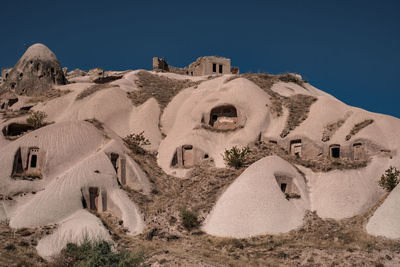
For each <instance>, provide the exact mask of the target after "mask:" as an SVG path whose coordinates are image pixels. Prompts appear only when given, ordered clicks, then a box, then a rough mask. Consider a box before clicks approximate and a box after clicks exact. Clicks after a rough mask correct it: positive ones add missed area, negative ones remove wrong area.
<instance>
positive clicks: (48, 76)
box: [0, 44, 66, 96]
mask: <svg viewBox="0 0 400 267" xmlns="http://www.w3.org/2000/svg"><path fill="white" fill-rule="evenodd" d="M4 76H5V77H4V78H3V82H2V84H1V85H0V95H1V94H4V93H5V92H15V93H16V94H17V95H27V96H37V95H41V94H43V93H44V92H46V91H47V90H48V89H50V88H51V87H52V86H53V85H60V84H66V79H65V76H64V73H63V70H62V69H61V65H60V62H59V61H58V59H57V57H56V56H55V54H54V53H53V52H52V51H51V50H50V49H49V48H48V47H46V46H45V45H43V44H34V45H32V46H31V47H29V48H28V49H27V50H26V52H25V54H24V55H23V56H22V57H21V58H20V60H19V61H18V62H17V64H15V66H14V67H13V68H12V69H11V70H10V71H9V72H8V73H6V74H5V75H4Z"/></svg>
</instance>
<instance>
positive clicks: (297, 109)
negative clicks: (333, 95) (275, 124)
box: [280, 94, 317, 138]
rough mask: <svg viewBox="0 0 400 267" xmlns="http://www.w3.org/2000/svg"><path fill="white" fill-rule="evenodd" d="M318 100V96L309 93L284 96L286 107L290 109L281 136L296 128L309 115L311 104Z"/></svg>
mask: <svg viewBox="0 0 400 267" xmlns="http://www.w3.org/2000/svg"><path fill="white" fill-rule="evenodd" d="M315 101H317V98H315V97H313V96H309V95H300V94H298V95H294V96H291V97H285V98H283V103H284V105H285V107H286V108H287V109H288V110H289V116H288V118H287V121H286V124H285V128H284V129H283V130H282V132H281V134H280V136H281V137H282V138H284V137H285V136H287V135H288V134H289V133H290V132H291V131H292V130H294V129H296V127H297V126H299V125H300V124H301V123H302V122H303V121H305V120H306V119H307V117H308V113H309V112H310V107H311V105H312V104H313V103H314V102H315Z"/></svg>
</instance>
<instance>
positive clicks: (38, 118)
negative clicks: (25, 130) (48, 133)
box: [26, 110, 47, 129]
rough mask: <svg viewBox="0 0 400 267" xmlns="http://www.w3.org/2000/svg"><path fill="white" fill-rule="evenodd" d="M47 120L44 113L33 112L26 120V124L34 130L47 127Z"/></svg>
mask: <svg viewBox="0 0 400 267" xmlns="http://www.w3.org/2000/svg"><path fill="white" fill-rule="evenodd" d="M46 118H47V114H46V112H44V111H39V110H38V111H33V112H32V113H31V115H30V116H29V117H28V118H27V119H26V123H27V124H28V125H30V126H32V127H33V128H34V129H39V128H40V127H43V126H45V125H47V123H46V122H45V121H44V120H45V119H46Z"/></svg>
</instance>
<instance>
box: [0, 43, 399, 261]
mask: <svg viewBox="0 0 400 267" xmlns="http://www.w3.org/2000/svg"><path fill="white" fill-rule="evenodd" d="M214 58H217V57H210V58H209V60H208V59H207V58H206V59H207V60H203V61H204V62H208V63H207V64H214V65H215V66H213V65H210V66H209V68H208V70H210V71H213V70H215V71H214V72H215V74H212V75H202V76H192V75H191V73H193V72H194V73H196V69H194V71H193V72H189V71H188V72H187V73H185V71H184V70H185V69H179V71H177V73H172V72H169V71H165V69H157V71H147V70H134V71H124V72H116V71H103V70H101V69H93V70H90V71H82V70H73V71H70V72H68V71H67V70H66V69H64V72H65V74H64V72H63V70H62V69H61V65H60V63H59V62H58V60H57V58H56V56H55V55H54V54H53V53H52V52H51V51H50V50H49V49H48V48H47V47H45V46H44V45H42V44H36V45H33V46H32V47H30V48H29V49H28V50H27V51H26V53H25V54H24V55H23V56H22V58H21V59H20V60H19V61H18V62H17V64H16V65H15V66H14V68H12V69H11V70H6V71H5V72H3V73H2V74H3V75H2V77H3V80H2V83H1V85H0V99H1V100H0V108H1V109H0V112H1V113H0V118H1V120H0V128H1V130H2V134H1V136H0V221H1V225H0V231H1V236H2V238H3V242H2V244H3V247H2V248H0V265H13V264H14V265H17V264H18V263H20V264H22V263H24V264H28V265H48V264H50V265H51V264H55V265H57V260H58V261H60V257H61V258H62V257H63V256H62V255H64V253H65V250H63V249H64V248H65V247H66V245H67V244H68V243H76V244H82V243H83V242H84V241H85V240H86V241H99V240H105V241H108V242H111V243H112V244H114V245H115V247H116V248H117V249H118V250H123V249H125V250H130V251H139V250H140V251H142V253H143V255H144V259H145V262H147V263H149V264H151V265H154V266H159V265H166V266H174V265H181V266H225V265H233V266H245V265H261V266H265V265H269V264H270V265H307V266H309V265H321V264H338V265H362V264H365V265H378V264H385V265H393V266H395V265H398V264H400V241H399V239H400V209H399V208H398V205H399V204H400V189H399V186H397V187H396V188H395V189H394V190H393V191H391V192H390V193H387V192H386V191H384V190H383V189H382V188H381V187H379V185H378V182H379V180H380V177H381V175H382V174H383V173H384V172H385V170H386V169H388V168H389V167H390V166H395V167H396V166H397V167H399V166H400V156H399V154H398V150H399V148H400V140H399V139H398V138H397V137H398V133H399V132H400V120H399V119H397V118H394V117H390V116H386V115H382V114H376V113H371V112H368V111H365V110H362V109H359V108H355V107H351V106H348V105H346V104H344V103H342V102H340V101H339V100H337V99H336V98H334V97H333V96H331V95H329V94H327V93H325V92H323V91H321V90H319V89H317V88H315V87H313V86H312V85H310V84H309V83H307V82H306V81H304V80H303V79H302V78H301V76H300V75H297V74H281V75H271V74H218V72H220V73H226V72H227V70H226V69H224V68H225V66H224V65H223V63H224V62H226V59H223V58H217V59H216V60H218V61H217V62H219V63H218V64H219V65H217V63H212V62H213V61H212V60H213V59H214ZM203 61H202V62H203ZM154 62H156V63H158V64H159V62H160V60H157V61H154ZM162 62H164V61H162ZM163 64H164V63H163ZM164 65H166V62H165V64H164ZM229 65H230V61H229ZM38 66H39V67H38ZM190 66H192V65H190ZM196 66H197V65H196ZM217 66H218V67H217ZM192 67H193V66H192ZM193 68H194V67H193ZM169 69H177V68H172V67H170V68H169ZM203 69H204V70H207V68H206V67H204V68H203ZM189 70H190V68H189ZM218 70H219V71H218ZM237 72H238V69H237V68H235V73H237ZM21 74H22V75H21ZM38 114H39V115H40V114H42V119H41V120H43V121H41V123H40V124H39V125H38V124H32V116H33V115H36V116H39V115H38ZM28 118H30V120H27V119H28ZM138 142H139V143H138ZM138 144H139V145H138ZM232 147H237V148H244V147H248V153H247V157H246V159H245V161H244V162H243V165H242V166H241V167H238V168H233V167H230V166H227V165H226V162H225V161H224V153H225V151H226V150H228V149H231V148H232ZM188 218H191V221H189V220H188ZM60 255H61V256H60ZM54 262H55V263H54Z"/></svg>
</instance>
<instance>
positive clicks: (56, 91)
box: [28, 89, 72, 103]
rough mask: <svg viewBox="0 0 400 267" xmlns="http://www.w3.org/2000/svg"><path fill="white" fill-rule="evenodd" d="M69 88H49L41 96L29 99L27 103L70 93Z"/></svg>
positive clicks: (43, 100)
mask: <svg viewBox="0 0 400 267" xmlns="http://www.w3.org/2000/svg"><path fill="white" fill-rule="evenodd" d="M71 92H72V91H71V90H60V89H51V90H48V91H46V92H45V94H44V95H42V96H36V97H32V98H30V99H29V101H28V103H39V102H45V101H48V100H51V99H54V98H58V97H61V96H64V95H67V94H69V93H71Z"/></svg>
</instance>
